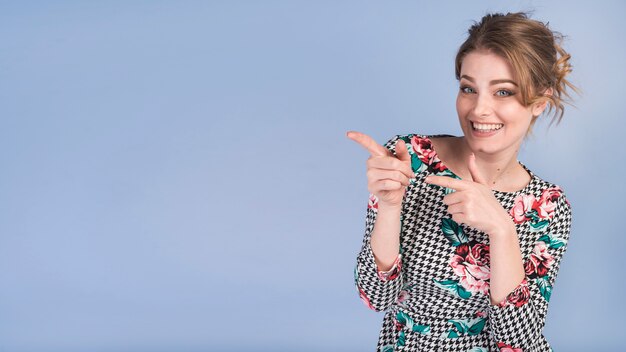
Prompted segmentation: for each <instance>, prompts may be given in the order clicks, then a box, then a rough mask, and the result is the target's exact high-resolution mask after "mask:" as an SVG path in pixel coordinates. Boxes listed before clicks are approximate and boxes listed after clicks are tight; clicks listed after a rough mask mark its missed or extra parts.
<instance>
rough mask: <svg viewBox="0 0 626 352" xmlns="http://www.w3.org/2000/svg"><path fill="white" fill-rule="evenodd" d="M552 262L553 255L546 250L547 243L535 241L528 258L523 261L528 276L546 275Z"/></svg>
mask: <svg viewBox="0 0 626 352" xmlns="http://www.w3.org/2000/svg"><path fill="white" fill-rule="evenodd" d="M553 263H554V257H552V255H551V254H550V253H549V252H548V245H547V244H546V243H545V242H543V241H537V242H536V243H535V248H534V249H533V252H532V253H531V254H530V258H528V260H527V261H526V263H524V271H525V272H526V275H527V276H528V277H530V278H535V277H542V276H546V275H547V274H548V270H550V267H551V266H552V264H553Z"/></svg>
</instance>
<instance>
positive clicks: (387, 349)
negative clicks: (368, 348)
mask: <svg viewBox="0 0 626 352" xmlns="http://www.w3.org/2000/svg"><path fill="white" fill-rule="evenodd" d="M393 351H394V348H393V345H385V346H383V347H381V348H380V352H393Z"/></svg>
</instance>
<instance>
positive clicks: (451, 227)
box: [441, 218, 469, 247]
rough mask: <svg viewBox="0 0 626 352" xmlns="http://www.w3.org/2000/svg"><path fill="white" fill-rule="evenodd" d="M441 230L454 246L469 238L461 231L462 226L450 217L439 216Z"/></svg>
mask: <svg viewBox="0 0 626 352" xmlns="http://www.w3.org/2000/svg"><path fill="white" fill-rule="evenodd" d="M441 231H442V232H443V235H444V236H445V237H446V238H447V239H448V241H449V242H450V244H451V245H453V246H455V247H458V246H459V245H461V244H463V243H466V242H468V241H469V238H468V237H467V235H466V234H465V232H463V228H462V227H461V226H459V224H457V223H456V221H454V220H452V219H450V218H441Z"/></svg>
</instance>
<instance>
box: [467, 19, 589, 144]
mask: <svg viewBox="0 0 626 352" xmlns="http://www.w3.org/2000/svg"><path fill="white" fill-rule="evenodd" d="M468 33H469V36H468V38H467V39H466V40H465V42H464V43H463V44H462V45H461V47H460V48H459V51H458V53H457V55H456V59H455V74H456V79H457V80H459V79H460V74H461V64H462V62H463V59H464V58H465V55H467V54H468V53H470V52H471V51H474V50H488V51H491V52H493V53H495V54H497V55H500V56H502V57H503V58H505V59H507V60H508V62H509V63H510V64H511V66H512V67H513V70H514V71H515V74H516V76H517V77H516V80H517V82H518V85H519V88H520V93H521V94H520V96H521V103H522V104H523V105H524V106H527V107H528V106H530V105H532V104H534V103H543V102H546V103H547V104H548V109H547V112H548V114H549V113H550V112H554V116H553V119H552V121H551V122H550V124H552V122H554V120H555V119H556V121H557V125H558V124H559V123H560V122H561V119H562V118H563V113H564V110H565V108H564V105H563V103H568V104H571V102H570V101H571V96H570V94H569V93H568V92H567V88H569V89H571V90H573V91H575V92H577V93H578V92H579V90H578V88H576V87H575V86H574V85H573V84H572V83H571V82H570V81H569V80H568V79H566V78H565V77H566V76H567V75H568V74H569V73H570V72H571V71H572V65H571V64H570V58H571V55H570V54H568V53H567V52H566V51H565V50H563V48H562V47H561V44H562V42H563V39H564V36H563V35H562V34H560V33H558V32H555V31H552V30H551V29H550V28H548V25H547V24H544V23H543V22H540V21H537V20H532V19H530V18H529V17H528V15H527V14H526V13H524V12H516V13H510V12H509V13H507V14H506V15H504V14H501V13H493V14H488V15H485V16H484V17H483V18H482V19H481V21H480V22H479V23H476V22H474V25H472V26H471V27H470V29H469V30H468ZM550 88H552V94H544V93H545V92H546V90H548V89H550ZM545 111H546V110H544V112H545ZM538 117H539V116H533V118H532V121H531V123H530V126H529V127H528V131H527V133H526V135H528V134H529V133H531V130H532V127H533V125H534V124H535V122H536V120H537V118H538Z"/></svg>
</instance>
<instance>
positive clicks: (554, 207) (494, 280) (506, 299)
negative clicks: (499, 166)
mask: <svg viewBox="0 0 626 352" xmlns="http://www.w3.org/2000/svg"><path fill="white" fill-rule="evenodd" d="M469 170H470V174H471V176H472V179H471V180H459V179H454V178H451V177H447V176H428V177H427V178H426V179H425V181H426V182H427V183H431V184H435V185H438V186H441V187H447V188H451V189H454V190H455V191H454V192H446V193H448V194H447V195H446V196H444V199H443V201H444V203H445V204H446V205H447V206H448V212H449V213H450V214H452V220H454V221H455V222H457V223H464V224H466V225H468V226H471V227H473V228H476V229H478V230H480V231H483V232H485V233H486V234H488V235H489V240H490V245H489V247H490V248H489V254H490V264H489V265H490V268H489V270H490V302H489V308H488V317H489V324H490V335H491V338H492V339H493V341H494V342H495V343H496V344H497V345H498V346H499V347H500V348H501V349H504V348H511V349H512V350H513V351H516V349H518V350H519V349H521V350H522V351H527V350H531V349H532V348H533V347H534V345H535V344H536V343H537V341H539V337H540V335H541V334H542V331H543V328H544V325H545V318H546V313H547V310H548V302H549V300H550V294H551V293H552V286H553V284H554V280H555V279H556V276H557V273H558V271H559V265H560V263H561V259H562V257H563V254H564V253H565V251H566V249H567V242H568V240H569V235H570V228H571V222H572V210H571V206H570V203H569V201H568V200H567V198H566V196H565V193H563V191H562V189H560V188H559V187H554V188H550V189H547V190H544V194H545V195H546V199H545V200H544V201H545V203H543V201H542V203H541V205H539V211H540V212H541V215H542V216H541V218H542V219H541V221H540V222H545V221H547V222H548V223H547V224H546V223H541V224H540V225H541V228H543V230H537V231H536V232H534V233H536V234H537V237H536V238H535V239H534V243H532V245H533V249H532V251H531V252H530V254H529V255H527V257H526V258H522V251H521V250H520V245H519V240H518V234H517V232H516V229H515V225H514V223H513V220H514V219H515V218H516V217H517V216H518V215H519V217H520V219H517V220H519V221H522V222H523V221H525V220H528V219H527V218H526V215H527V214H526V211H527V210H528V209H526V208H527V205H528V204H526V203H528V202H532V199H533V197H532V196H530V197H529V196H527V195H525V196H520V197H521V199H520V204H521V208H522V209H521V210H520V212H521V213H520V214H517V213H516V215H515V216H514V217H513V219H512V218H511V216H510V214H509V213H508V212H507V211H506V210H505V209H504V208H503V207H502V205H501V204H500V203H499V202H498V200H497V199H496V198H495V196H494V195H493V192H492V191H491V189H490V188H489V187H488V184H487V182H485V181H486V180H485V179H484V178H482V177H481V175H479V173H478V171H477V168H476V165H475V161H474V159H473V158H472V157H470V160H469ZM543 198H544V197H542V200H543ZM514 209H515V208H514ZM529 226H530V224H529ZM537 228H539V227H537Z"/></svg>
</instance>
